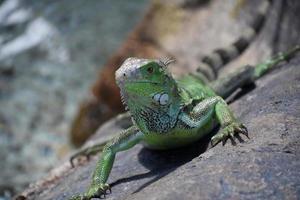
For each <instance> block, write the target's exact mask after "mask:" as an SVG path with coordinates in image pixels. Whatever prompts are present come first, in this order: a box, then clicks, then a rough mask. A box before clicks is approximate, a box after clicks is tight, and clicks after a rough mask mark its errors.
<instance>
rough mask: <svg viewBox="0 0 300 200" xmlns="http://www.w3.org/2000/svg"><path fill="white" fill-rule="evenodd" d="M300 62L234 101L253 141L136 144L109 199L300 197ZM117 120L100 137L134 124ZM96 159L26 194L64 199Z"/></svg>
mask: <svg viewBox="0 0 300 200" xmlns="http://www.w3.org/2000/svg"><path fill="white" fill-rule="evenodd" d="M299 65H300V56H298V58H297V59H293V60H292V61H291V62H290V63H289V64H284V65H283V66H282V67H281V68H279V69H276V70H275V71H274V72H272V73H271V74H269V75H266V76H265V77H264V78H262V79H261V80H259V81H258V83H257V87H256V88H255V89H254V90H253V91H251V92H249V93H248V94H246V95H245V96H243V97H242V98H240V99H239V100H237V101H235V102H234V103H233V104H231V108H232V109H233V111H234V113H235V114H236V115H237V117H238V118H239V119H240V120H241V121H242V122H243V123H245V124H246V126H247V127H248V129H249V133H250V139H246V138H242V139H243V140H244V142H238V140H237V139H236V142H237V144H236V145H232V144H231V142H229V141H228V142H227V143H226V144H225V146H222V145H221V144H220V145H218V146H216V147H214V148H210V149H207V142H208V137H207V138H205V139H204V140H202V141H200V142H197V143H195V144H194V145H191V146H190V147H186V148H181V149H176V150H172V151H162V152H161V151H152V150H148V149H145V148H143V147H142V146H141V145H137V146H135V147H134V148H133V149H131V150H129V151H126V152H121V153H119V154H118V155H117V157H116V161H115V164H114V167H113V170H112V173H111V175H110V178H109V181H108V182H109V183H110V184H111V186H112V194H110V195H108V196H107V199H195V200H196V199H199V197H201V199H234V198H238V199H299V197H300V196H299V192H298V189H299V188H298V186H299V184H300V171H299V168H300V145H299V143H300V133H299V131H298V130H299V129H300V124H299V120H300V112H299V109H298V108H299V107H300V102H299V98H300V87H299V85H300V79H299V77H300V70H299ZM287 77H288V78H287ZM118 124H120V123H119V122H118V121H116V120H115V119H113V120H111V121H110V122H108V123H106V125H105V126H104V127H103V129H100V130H99V131H98V133H97V135H98V137H99V136H101V137H100V138H105V137H107V136H109V135H111V134H112V133H113V134H115V133H116V132H118V130H121V129H122V128H124V127H126V126H128V124H124V125H122V126H123V127H120V126H118ZM117 127H118V128H117ZM111 129H114V130H113V131H112V132H110V130H111ZM105 135H106V136H105ZM96 161H97V157H94V158H93V159H92V160H91V161H90V162H87V163H85V164H81V165H77V166H76V168H74V169H70V166H69V164H68V163H66V164H65V165H63V169H61V171H60V172H59V173H58V174H56V176H55V179H53V175H50V176H49V177H48V178H49V179H48V181H47V182H43V183H41V182H40V183H39V184H37V185H35V186H32V187H31V188H29V189H28V190H26V191H25V192H24V193H23V195H24V196H25V197H27V199H45V200H47V199H49V200H50V199H56V200H60V199H61V200H62V199H67V197H69V196H71V195H72V194H76V193H79V192H84V191H85V189H86V188H87V187H88V185H89V182H90V178H91V175H92V172H93V170H94V168H95V164H96ZM51 178H52V180H51ZM50 180H51V181H50Z"/></svg>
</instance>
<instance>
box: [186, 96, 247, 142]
mask: <svg viewBox="0 0 300 200" xmlns="http://www.w3.org/2000/svg"><path fill="white" fill-rule="evenodd" d="M213 115H215V117H216V119H217V121H218V122H219V123H220V125H221V129H220V131H219V132H218V133H217V134H216V135H215V136H213V137H212V139H211V143H212V145H213V146H214V145H216V144H217V143H219V142H220V141H222V140H225V139H227V138H228V137H233V136H234V134H236V133H242V134H245V135H246V136H248V135H247V129H246V127H245V126H244V125H243V124H241V123H239V122H237V120H236V118H235V117H234V116H233V114H232V112H231V111H230V110H229V107H228V105H227V104H226V102H225V101H224V100H223V99H222V98H221V97H219V96H215V97H210V98H207V99H205V100H203V101H201V102H200V103H198V104H197V105H196V106H195V107H194V108H193V110H192V111H191V112H190V113H188V114H187V113H182V114H181V115H180V119H181V120H182V121H183V122H184V123H186V124H187V125H188V126H190V127H192V128H197V127H202V126H203V125H204V124H206V122H207V121H208V120H209V119H211V117H212V116H213Z"/></svg>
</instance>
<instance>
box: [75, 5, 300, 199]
mask: <svg viewBox="0 0 300 200" xmlns="http://www.w3.org/2000/svg"><path fill="white" fill-rule="evenodd" d="M266 2H268V1H266ZM265 10H266V9H265V8H264V9H262V11H264V12H265ZM259 16H260V17H258V19H259V20H258V21H260V22H259V23H258V22H256V24H255V25H253V26H252V27H254V28H253V31H252V33H251V32H248V33H246V34H244V35H243V36H242V37H241V38H240V39H239V40H237V42H235V43H234V44H233V45H231V46H230V47H229V48H227V49H222V50H217V51H215V52H214V53H213V54H212V55H211V56H207V57H205V58H204V59H203V62H202V64H204V65H207V66H209V68H210V69H212V70H211V71H209V70H207V69H208V68H207V69H206V71H205V70H202V69H203V68H202V69H201V70H198V72H197V74H189V75H185V76H183V77H181V78H179V79H177V80H175V79H174V78H173V77H172V75H171V74H170V73H169V72H168V69H167V66H168V65H169V64H170V62H171V60H164V61H162V60H155V59H139V58H128V59H126V60H125V62H124V63H123V64H122V66H121V67H120V68H119V69H118V70H117V71H116V82H117V84H118V86H119V88H120V92H121V96H122V101H123V103H124V105H125V106H126V108H127V109H128V110H129V113H130V115H131V118H132V122H133V125H132V126H131V127H130V128H128V129H127V130H125V131H122V132H121V133H120V134H119V135H118V136H117V137H115V138H114V139H112V140H111V141H109V142H107V143H106V144H105V145H103V144H99V145H95V146H93V147H90V148H88V149H85V150H83V151H81V152H79V153H78V154H76V155H75V156H74V157H72V158H71V163H72V160H73V159H74V158H76V157H77V156H79V155H85V156H89V155H90V154H94V153H95V152H99V151H102V154H101V158H100V159H99V161H98V163H97V167H96V169H95V171H94V174H93V178H92V183H91V185H90V187H89V188H88V190H87V192H85V193H84V194H80V195H76V196H73V197H72V198H71V199H73V200H79V199H80V200H89V199H92V198H101V197H102V196H105V195H106V194H107V193H108V192H111V190H110V187H109V185H108V184H107V182H106V181H107V179H108V176H109V174H110V171H111V169H112V166H113V163H114V159H115V156H116V153H118V152H120V151H124V150H127V149H130V148H131V147H133V146H134V145H136V144H137V143H143V144H144V145H145V146H146V147H148V148H151V149H171V148H177V147H180V146H184V145H189V144H190V143H193V142H195V141H197V140H199V139H200V138H202V137H203V136H205V135H207V134H209V133H210V132H211V131H212V130H213V129H214V128H215V127H217V126H219V127H220V129H219V131H218V132H217V133H216V134H215V135H214V136H213V137H212V138H211V143H212V145H213V146H214V145H216V144H217V143H219V142H220V141H223V140H226V139H227V138H229V137H234V136H235V135H236V134H244V135H246V136H248V132H247V129H246V127H245V126H244V125H243V124H242V123H241V122H239V121H238V120H237V119H236V118H235V117H234V115H233V113H232V112H231V111H230V109H229V107H228V105H227V103H226V102H225V100H224V99H225V98H227V97H228V96H229V95H230V94H232V93H233V92H234V91H235V90H236V89H238V88H242V87H244V86H246V85H247V84H250V83H253V82H254V81H255V80H257V79H258V78H260V77H261V76H262V75H264V74H265V73H266V72H267V71H269V70H270V69H271V68H272V67H274V66H275V65H277V64H278V63H280V62H282V61H286V60H288V59H290V58H291V57H292V56H293V55H294V54H295V53H296V52H298V51H300V47H299V46H296V47H295V48H293V49H291V50H289V51H287V52H285V53H280V54H279V55H277V56H275V57H274V58H273V59H270V60H267V61H266V62H263V63H261V64H258V65H256V66H249V65H247V66H244V67H243V68H241V69H239V70H238V71H236V72H234V73H231V74H229V75H228V76H226V77H225V78H221V79H217V80H213V79H214V78H215V77H216V76H217V71H218V70H219V69H220V67H221V66H222V65H224V64H226V63H227V62H229V61H230V60H232V59H233V58H234V57H236V56H237V55H238V54H240V53H241V52H242V51H243V50H244V49H245V48H246V47H247V46H248V44H249V41H250V40H252V39H253V34H254V33H255V32H257V30H258V29H259V27H260V26H261V20H263V17H262V16H263V15H262V13H260V15H259ZM204 68H205V67H204ZM204 71H205V72H204Z"/></svg>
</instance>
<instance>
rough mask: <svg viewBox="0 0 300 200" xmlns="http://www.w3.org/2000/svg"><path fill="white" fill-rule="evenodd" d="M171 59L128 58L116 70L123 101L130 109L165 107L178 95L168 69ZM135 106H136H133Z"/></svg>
mask: <svg viewBox="0 0 300 200" xmlns="http://www.w3.org/2000/svg"><path fill="white" fill-rule="evenodd" d="M168 64H169V61H165V62H163V61H159V60H151V59H139V58H128V59H126V60H125V62H124V63H123V64H122V65H121V67H120V68H119V69H118V70H117V71H116V82H117V84H118V86H119V87H120V90H121V96H122V99H123V103H125V104H126V105H127V106H128V107H129V109H130V110H131V109H134V108H139V107H144V106H146V107H151V108H160V109H162V108H164V107H167V106H168V105H169V104H170V103H171V101H172V100H173V99H174V95H176V91H175V90H176V83H175V81H174V79H173V78H172V77H171V75H170V74H169V73H168V71H167V65H168ZM131 107H134V108H131Z"/></svg>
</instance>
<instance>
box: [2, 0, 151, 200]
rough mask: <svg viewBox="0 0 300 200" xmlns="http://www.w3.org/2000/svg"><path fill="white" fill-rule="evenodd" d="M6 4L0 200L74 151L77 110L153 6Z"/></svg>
mask: <svg viewBox="0 0 300 200" xmlns="http://www.w3.org/2000/svg"><path fill="white" fill-rule="evenodd" d="M0 3H1V4H0V160H1V162H0V169H1V170H0V199H9V196H10V195H11V194H14V193H16V192H19V191H21V190H22V189H23V188H24V187H26V186H27V185H28V183H30V182H33V181H35V180H37V179H39V178H41V177H42V176H43V175H45V174H46V172H47V171H48V170H49V169H51V168H52V167H53V166H54V165H55V164H57V162H58V160H59V159H60V158H62V157H64V156H66V154H67V153H68V152H69V149H70V146H69V144H68V142H69V141H68V131H69V128H70V123H71V120H72V119H73V116H74V114H75V112H76V109H77V107H78V104H79V103H80V101H82V100H83V99H84V98H85V97H86V96H87V95H88V90H89V86H90V85H91V84H92V83H93V81H94V80H95V79H96V77H97V73H98V70H99V67H100V66H101V65H102V64H103V63H104V62H105V60H106V59H107V57H108V56H109V55H111V54H112V53H113V52H114V51H115V50H116V49H117V48H118V46H119V45H120V43H121V42H122V41H123V40H124V38H125V37H126V35H127V34H128V33H129V32H130V31H131V30H132V29H133V27H134V26H135V24H136V23H137V22H138V21H139V20H140V18H141V16H142V15H143V13H144V12H145V9H146V6H147V5H148V3H149V2H148V1H147V0H142V1H141V0H139V1H130V0H127V1H124V0H114V1H110V0H102V1H99V0H89V1H86V0H72V1H68V0H43V1H38V0H5V1H1V0H0Z"/></svg>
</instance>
